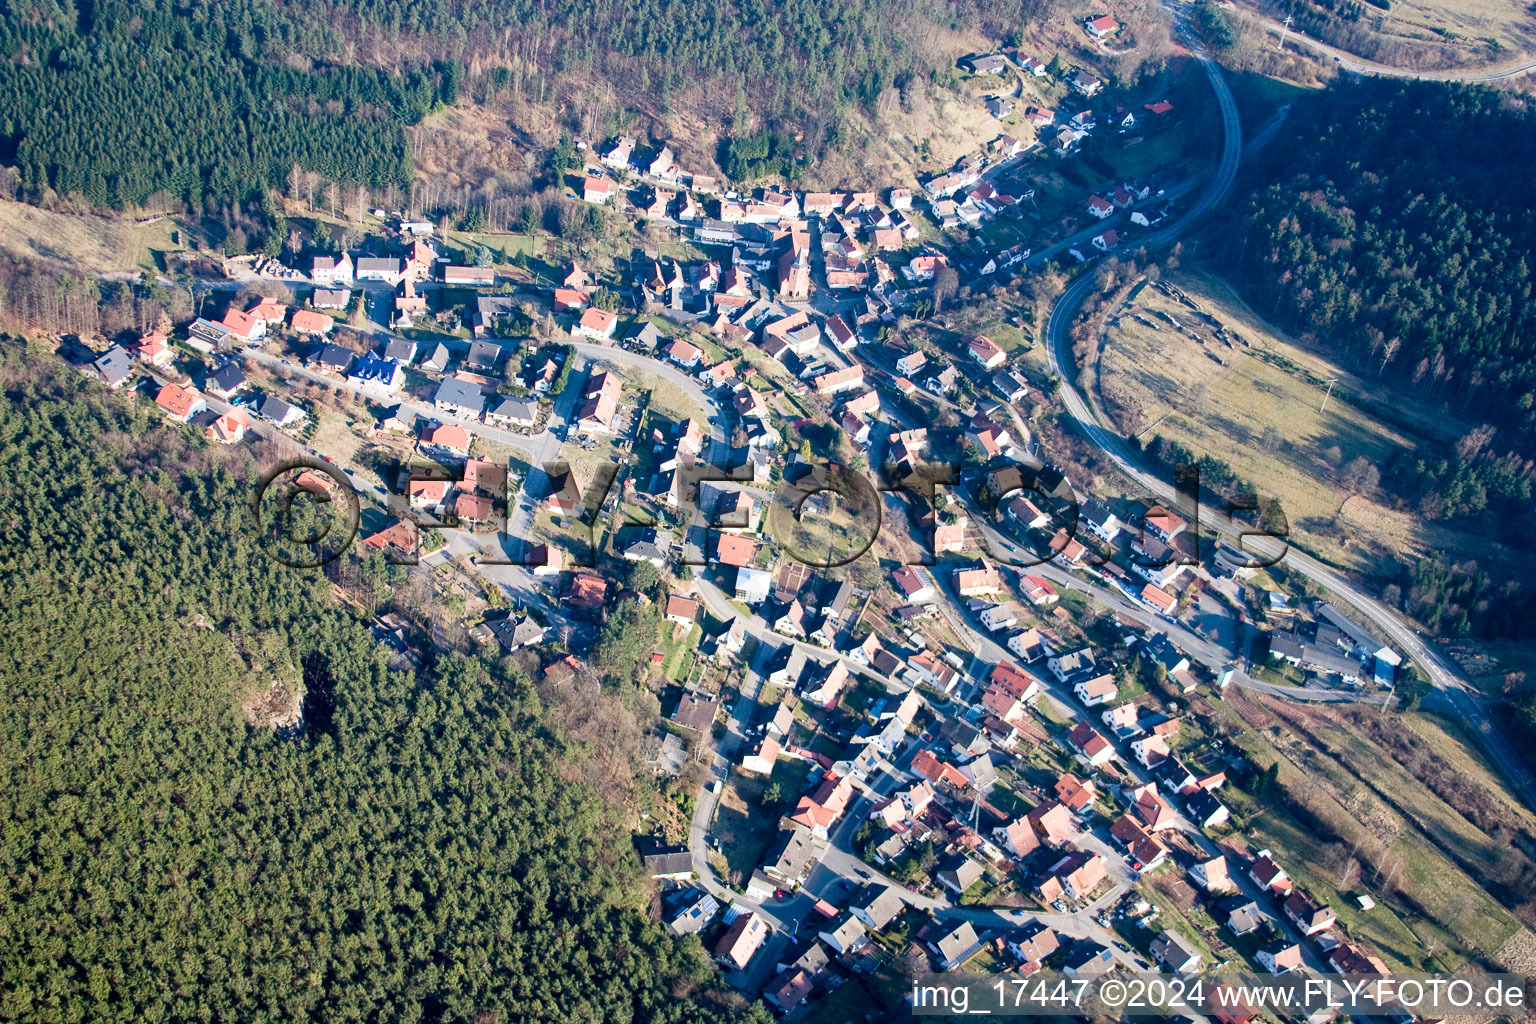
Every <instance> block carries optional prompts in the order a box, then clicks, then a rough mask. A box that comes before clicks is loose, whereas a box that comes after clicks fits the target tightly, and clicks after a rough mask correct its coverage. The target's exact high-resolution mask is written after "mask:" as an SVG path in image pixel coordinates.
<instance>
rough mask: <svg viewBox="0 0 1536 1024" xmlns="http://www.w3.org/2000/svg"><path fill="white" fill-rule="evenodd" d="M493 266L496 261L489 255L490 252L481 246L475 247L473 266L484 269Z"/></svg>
mask: <svg viewBox="0 0 1536 1024" xmlns="http://www.w3.org/2000/svg"><path fill="white" fill-rule="evenodd" d="M495 264H496V260H495V258H494V257H493V256H492V255H491V250H489V249H487V248H486V247H485V246H483V245H477V246H475V266H477V267H481V268H484V267H491V266H495Z"/></svg>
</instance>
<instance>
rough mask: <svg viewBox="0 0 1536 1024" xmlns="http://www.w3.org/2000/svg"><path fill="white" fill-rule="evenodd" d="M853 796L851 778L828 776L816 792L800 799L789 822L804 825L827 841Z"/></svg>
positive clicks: (819, 837) (816, 835)
mask: <svg viewBox="0 0 1536 1024" xmlns="http://www.w3.org/2000/svg"><path fill="white" fill-rule="evenodd" d="M852 794H853V779H852V777H851V776H843V777H841V778H839V777H838V776H836V775H828V776H827V777H826V778H824V779H822V781H821V784H820V785H818V786H817V787H816V789H815V791H814V792H812V793H810V794H808V795H806V796H802V797H801V798H800V801H799V803H797V804H796V805H795V810H794V813H792V814H790V815H789V820H790V821H792V822H794V823H795V824H797V825H804V826H805V827H806V828H808V829H810V830H811V834H812V835H813V836H815V837H817V838H818V839H825V838H827V832H828V830H829V829H830V828H831V826H832V823H833V822H835V821H837V819H838V818H840V817H842V814H843V811H845V810H846V809H847V807H848V799H849V797H850V796H852Z"/></svg>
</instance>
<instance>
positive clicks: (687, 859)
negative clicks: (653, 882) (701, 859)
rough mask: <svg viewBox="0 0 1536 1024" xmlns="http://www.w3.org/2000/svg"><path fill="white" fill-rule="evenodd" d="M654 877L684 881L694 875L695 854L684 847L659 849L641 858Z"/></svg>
mask: <svg viewBox="0 0 1536 1024" xmlns="http://www.w3.org/2000/svg"><path fill="white" fill-rule="evenodd" d="M640 862H641V863H642V864H644V865H645V870H646V873H647V874H648V875H650V876H651V877H652V878H657V879H667V880H668V881H682V880H684V879H688V878H692V877H693V855H692V854H690V853H689V852H688V851H687V850H686V849H683V848H680V847H678V848H671V849H658V850H656V851H655V852H654V853H648V854H646V855H645V856H644V857H642V858H641V859H640Z"/></svg>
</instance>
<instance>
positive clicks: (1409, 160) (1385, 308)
mask: <svg viewBox="0 0 1536 1024" xmlns="http://www.w3.org/2000/svg"><path fill="white" fill-rule="evenodd" d="M1286 132H1287V133H1288V134H1289V136H1290V138H1289V139H1288V140H1284V139H1283V140H1279V141H1277V144H1276V145H1274V146H1272V147H1270V148H1269V149H1268V150H1266V151H1265V154H1266V155H1264V156H1262V157H1260V158H1259V161H1258V162H1257V164H1256V166H1255V168H1254V169H1253V170H1251V171H1250V172H1249V173H1250V179H1249V181H1250V184H1251V186H1252V190H1251V193H1250V194H1249V195H1248V197H1247V198H1246V200H1243V201H1242V202H1241V204H1240V208H1239V211H1238V212H1239V217H1238V219H1237V221H1236V226H1235V228H1228V229H1224V230H1223V231H1222V233H1221V235H1220V236H1219V237H1218V238H1216V239H1215V242H1216V245H1217V246H1218V249H1219V250H1220V252H1221V254H1222V256H1223V259H1224V261H1225V264H1226V270H1227V272H1228V273H1230V274H1231V275H1232V276H1233V278H1234V279H1235V281H1236V283H1237V284H1238V285H1239V287H1240V288H1241V289H1242V290H1243V291H1244V293H1245V295H1246V297H1247V298H1248V300H1249V301H1250V302H1251V303H1253V305H1254V306H1255V307H1256V308H1258V309H1259V310H1260V311H1261V312H1262V313H1263V314H1264V315H1266V316H1269V317H1272V318H1273V319H1274V320H1276V321H1277V322H1279V323H1281V324H1283V325H1284V326H1285V327H1287V328H1289V329H1290V330H1291V331H1293V332H1295V333H1296V334H1297V335H1298V337H1299V338H1300V339H1301V340H1302V341H1303V343H1305V344H1308V345H1310V346H1313V347H1315V348H1317V349H1318V350H1320V351H1322V352H1323V353H1325V354H1327V355H1328V356H1329V357H1331V358H1334V359H1336V360H1338V361H1339V362H1341V363H1342V364H1344V365H1346V366H1348V367H1349V368H1351V369H1352V370H1354V371H1355V372H1356V373H1357V374H1359V375H1360V376H1361V377H1363V378H1365V379H1367V380H1379V381H1380V382H1381V386H1382V388H1383V389H1385V391H1386V392H1388V394H1390V393H1391V392H1393V391H1400V392H1405V393H1406V392H1412V393H1413V394H1415V395H1416V396H1418V397H1419V398H1420V399H1426V400H1428V401H1429V402H1430V403H1431V404H1438V405H1440V406H1441V407H1442V408H1443V409H1445V410H1446V411H1447V412H1448V413H1450V414H1452V415H1454V416H1456V417H1459V418H1461V419H1462V420H1464V421H1466V422H1468V423H1470V424H1473V425H1472V426H1470V427H1468V428H1467V429H1466V430H1465V431H1464V432H1463V433H1462V434H1461V436H1459V437H1457V438H1456V439H1455V440H1454V441H1450V442H1446V443H1425V444H1423V445H1421V446H1419V447H1417V448H1413V449H1405V450H1403V451H1401V452H1399V453H1397V454H1395V455H1394V456H1393V457H1391V458H1390V459H1388V460H1387V461H1386V462H1385V463H1383V464H1382V465H1381V466H1380V467H1375V466H1371V467H1368V468H1367V472H1366V476H1367V477H1368V479H1369V483H1368V484H1367V485H1366V489H1374V487H1375V486H1376V485H1377V484H1379V485H1380V487H1381V489H1382V492H1383V493H1384V495H1385V496H1386V498H1387V499H1388V500H1389V501H1390V502H1391V503H1392V504H1394V505H1396V506H1397V507H1399V508H1402V509H1405V510H1411V511H1412V512H1414V513H1416V514H1417V515H1419V516H1421V517H1422V518H1423V519H1425V520H1427V521H1448V522H1453V523H1456V524H1457V525H1458V526H1460V527H1461V528H1463V529H1466V530H1472V531H1477V532H1479V533H1480V534H1481V535H1482V536H1484V537H1486V538H1487V539H1489V540H1490V541H1494V542H1498V543H1501V544H1504V545H1507V546H1508V547H1509V548H1511V549H1513V550H1516V551H1529V550H1530V549H1531V543H1532V540H1531V537H1530V532H1529V530H1527V529H1526V528H1525V526H1524V517H1525V514H1526V512H1527V511H1528V509H1529V505H1530V499H1531V497H1532V489H1533V487H1532V478H1533V463H1532V457H1533V455H1536V292H1533V287H1532V282H1531V276H1530V274H1531V268H1532V267H1533V265H1536V220H1533V219H1532V217H1531V215H1530V201H1529V197H1528V196H1527V194H1526V188H1525V183H1526V182H1527V181H1528V180H1529V178H1530V168H1531V167H1532V166H1536V111H1533V110H1531V109H1530V108H1529V106H1528V105H1527V104H1524V103H1522V102H1521V101H1519V100H1515V99H1511V98H1508V97H1505V96H1503V95H1501V94H1499V93H1497V92H1494V91H1492V90H1488V89H1484V88H1480V87H1470V86H1455V85H1453V86H1446V85H1439V84H1433V83H1402V82H1393V81H1389V80H1384V79H1365V80H1361V81H1356V82H1349V81H1345V82H1342V83H1340V84H1338V85H1336V86H1334V87H1333V88H1332V89H1329V90H1327V91H1325V92H1323V93H1321V94H1319V95H1318V96H1316V97H1313V98H1311V99H1309V100H1307V101H1305V102H1303V103H1300V104H1298V106H1297V107H1296V109H1295V110H1294V111H1293V112H1292V114H1291V116H1290V118H1289V119H1288V122H1287V128H1286ZM1386 401H1387V403H1390V398H1388V399H1387V400H1386ZM1325 458H1326V456H1325ZM1356 461H1359V460H1356ZM1345 469H1346V470H1347V469H1348V467H1345ZM1353 489H1355V490H1358V489H1359V488H1358V487H1355V488H1353ZM1513 569H1514V565H1513V564H1511V563H1509V562H1507V561H1504V562H1501V561H1500V560H1498V559H1496V558H1492V557H1490V559H1489V560H1488V562H1487V564H1486V565H1482V566H1480V565H1478V564H1477V563H1476V562H1473V561H1463V562H1456V563H1451V564H1445V563H1442V562H1441V561H1439V560H1431V561H1424V560H1418V561H1416V562H1415V564H1413V565H1412V566H1408V565H1404V566H1403V567H1402V572H1401V575H1400V577H1399V578H1398V579H1397V580H1396V581H1394V582H1392V583H1390V584H1389V585H1388V586H1387V587H1386V595H1385V596H1386V597H1387V599H1388V601H1389V602H1390V603H1393V604H1400V605H1401V606H1403V607H1405V608H1407V609H1408V610H1409V611H1410V612H1412V613H1413V614H1414V615H1415V616H1416V617H1417V618H1419V620H1420V621H1422V622H1424V623H1425V624H1426V625H1427V626H1428V627H1429V628H1430V629H1432V630H1434V631H1436V632H1446V633H1451V634H1453V635H1457V636H1468V635H1475V636H1482V637H1489V638H1492V637H1508V636H1522V635H1524V634H1525V633H1527V632H1528V627H1527V625H1526V623H1528V622H1529V617H1528V616H1529V609H1530V608H1531V607H1532V606H1533V603H1536V601H1533V596H1532V593H1531V591H1530V589H1529V588H1528V587H1527V586H1525V585H1524V582H1523V580H1521V579H1520V578H1519V577H1518V576H1510V575H1509V573H1510V572H1511V570H1513Z"/></svg>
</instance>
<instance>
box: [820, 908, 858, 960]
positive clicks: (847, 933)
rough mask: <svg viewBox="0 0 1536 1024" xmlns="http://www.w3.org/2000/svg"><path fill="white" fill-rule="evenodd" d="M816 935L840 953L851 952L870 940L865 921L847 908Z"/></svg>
mask: <svg viewBox="0 0 1536 1024" xmlns="http://www.w3.org/2000/svg"><path fill="white" fill-rule="evenodd" d="M816 937H817V938H819V939H821V941H822V942H825V943H826V944H827V946H828V947H829V948H830V949H831V950H832V951H833V952H835V953H837V954H839V955H841V954H844V953H851V952H853V951H854V950H856V949H858V948H860V947H861V946H863V945H864V944H865V943H866V942H868V941H869V936H868V934H867V933H866V932H865V930H864V922H863V921H861V920H859V919H858V918H857V917H854V916H853V914H851V913H849V912H848V911H846V910H845V911H843V912H842V913H841V914H838V915H837V916H836V917H834V918H833V919H832V920H831V921H829V922H828V923H827V926H826V927H825V928H823V929H822V930H821V931H819V932H817V933H816Z"/></svg>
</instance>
